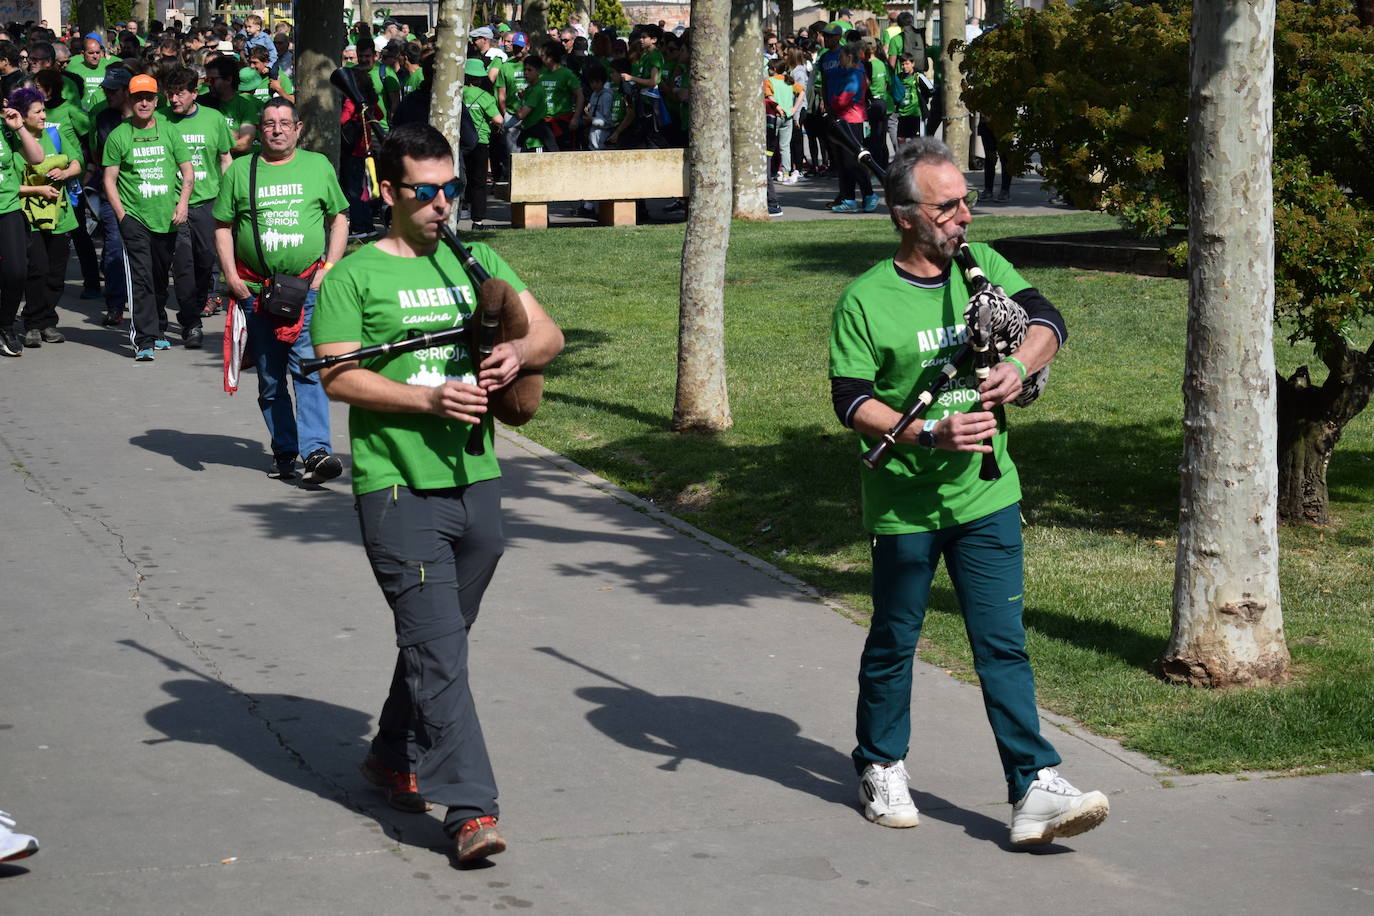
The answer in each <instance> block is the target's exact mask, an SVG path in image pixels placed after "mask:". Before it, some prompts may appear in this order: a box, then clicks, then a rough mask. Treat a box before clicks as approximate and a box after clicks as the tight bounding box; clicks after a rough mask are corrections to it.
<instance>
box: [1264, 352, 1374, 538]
mask: <svg viewBox="0 0 1374 916" xmlns="http://www.w3.org/2000/svg"><path fill="white" fill-rule="evenodd" d="M1320 355H1321V357H1322V361H1323V362H1324V363H1326V366H1327V369H1328V371H1329V373H1330V374H1329V375H1328V376H1327V379H1326V382H1325V383H1324V384H1323V385H1321V386H1320V387H1314V386H1313V385H1312V383H1311V379H1310V378H1309V377H1308V373H1307V367H1306V366H1302V367H1300V368H1299V369H1298V370H1297V371H1296V372H1294V373H1293V374H1292V375H1291V376H1289V377H1288V378H1287V379H1284V378H1278V400H1279V409H1278V426H1279V440H1278V450H1279V521H1281V522H1284V523H1286V524H1290V525H1297V524H1311V525H1328V524H1330V523H1331V504H1330V500H1329V498H1328V494H1327V489H1326V471H1327V468H1328V467H1329V466H1330V464H1331V455H1332V453H1333V452H1334V451H1335V449H1336V443H1338V442H1340V441H1341V435H1342V434H1343V433H1344V432H1345V427H1346V424H1348V423H1349V422H1350V421H1351V420H1353V419H1354V418H1355V417H1356V416H1358V415H1359V414H1360V412H1361V411H1363V410H1364V409H1365V408H1366V407H1368V406H1369V401H1370V397H1371V395H1374V345H1371V346H1370V348H1369V350H1368V351H1366V352H1364V353H1361V352H1360V351H1358V350H1356V349H1355V348H1353V347H1351V346H1349V345H1348V344H1346V343H1345V342H1344V341H1337V342H1336V343H1335V344H1332V345H1331V346H1329V347H1325V348H1323V350H1322V352H1321V354H1320Z"/></svg>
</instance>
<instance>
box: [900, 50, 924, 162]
mask: <svg viewBox="0 0 1374 916" xmlns="http://www.w3.org/2000/svg"><path fill="white" fill-rule="evenodd" d="M901 66H902V76H901V80H902V86H903V88H904V89H905V90H906V96H905V98H903V99H902V102H901V104H899V105H898V106H897V143H898V145H901V144H903V143H905V142H906V141H908V140H912V139H915V138H916V137H919V136H921V74H920V73H918V72H917V70H916V55H914V54H907V53H905V52H904V53H903V54H902V59H901Z"/></svg>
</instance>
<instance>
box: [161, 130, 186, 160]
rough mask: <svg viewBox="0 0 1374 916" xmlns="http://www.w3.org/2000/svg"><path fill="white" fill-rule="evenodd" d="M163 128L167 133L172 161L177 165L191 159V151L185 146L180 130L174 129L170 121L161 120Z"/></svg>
mask: <svg viewBox="0 0 1374 916" xmlns="http://www.w3.org/2000/svg"><path fill="white" fill-rule="evenodd" d="M163 128H164V129H165V131H166V135H167V145H168V147H169V148H170V149H171V151H172V161H173V162H175V163H176V164H177V165H181V164H182V163H183V162H190V161H191V151H190V150H188V149H187V148H186V141H185V140H183V139H182V138H181V131H179V130H176V129H175V128H174V127H172V125H171V124H170V123H167V122H165V121H164V122H163Z"/></svg>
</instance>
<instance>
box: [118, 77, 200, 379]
mask: <svg viewBox="0 0 1374 916" xmlns="http://www.w3.org/2000/svg"><path fill="white" fill-rule="evenodd" d="M157 96H158V88H157V80H155V79H153V78H152V77H151V76H148V75H146V74H139V75H138V76H135V77H134V78H133V79H132V80H130V81H129V99H130V101H131V103H132V106H133V113H132V114H131V115H130V116H129V119H128V120H127V121H125V122H123V123H122V124H120V125H119V126H118V127H116V128H115V129H114V130H112V131H110V135H109V136H108V137H107V138H106V139H105V152H104V155H103V158H102V159H101V165H102V166H103V167H104V169H105V175H104V189H105V197H106V199H107V200H108V201H109V203H110V207H111V208H112V209H113V210H114V216H115V220H116V221H117V223H118V225H119V235H120V238H121V239H123V241H124V256H125V258H126V259H127V261H128V265H129V279H130V282H131V286H132V290H133V297H132V300H133V301H131V302H130V303H129V305H130V307H131V310H132V315H133V328H132V330H131V331H130V335H129V336H130V338H131V339H132V341H133V345H134V359H136V360H138V361H140V362H151V361H152V359H153V351H154V350H167V349H170V348H171V346H172V345H171V344H170V343H168V341H167V337H166V332H167V279H168V276H169V274H170V272H171V268H172V252H173V250H174V249H175V247H176V239H177V232H178V231H180V228H181V224H182V223H184V222H186V212H187V208H188V207H189V202H190V199H191V192H192V190H193V189H194V187H195V171H194V168H193V167H192V165H191V154H190V153H189V152H187V150H186V146H185V144H183V143H182V141H181V134H180V133H178V132H177V131H176V130H174V129H173V128H172V126H171V125H170V124H168V123H167V121H166V120H165V119H163V118H160V117H158V116H157V114H156V113H155V112H156V108H157ZM178 177H179V178H180V182H179V183H178V180H177V179H178Z"/></svg>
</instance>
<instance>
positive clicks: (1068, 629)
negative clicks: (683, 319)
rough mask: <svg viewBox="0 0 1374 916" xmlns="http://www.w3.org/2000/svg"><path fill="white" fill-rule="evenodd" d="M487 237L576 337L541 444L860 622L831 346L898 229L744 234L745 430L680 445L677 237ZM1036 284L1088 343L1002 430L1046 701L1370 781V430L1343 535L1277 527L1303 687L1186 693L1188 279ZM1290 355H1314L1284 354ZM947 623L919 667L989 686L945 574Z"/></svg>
mask: <svg viewBox="0 0 1374 916" xmlns="http://www.w3.org/2000/svg"><path fill="white" fill-rule="evenodd" d="M1114 225H1115V223H1114V221H1112V220H1110V219H1109V218H1106V217H1103V216H1100V215H1095V214H1070V215H1064V216H1048V217H1021V218H1017V217H996V216H980V217H978V219H977V220H976V221H975V223H974V225H973V233H972V237H973V238H974V239H976V240H980V241H988V240H991V239H994V238H998V237H1001V236H1006V235H1024V234H1033V233H1044V232H1072V231H1083V230H1090V229H1097V228H1110V227H1113V226H1114ZM484 239H485V240H488V241H490V242H491V243H492V244H494V245H495V246H496V247H497V249H498V251H500V252H501V254H502V255H504V256H505V257H506V259H507V260H508V261H509V262H510V263H511V264H512V266H513V267H514V268H515V269H516V271H517V272H518V273H519V274H520V276H521V277H522V278H523V279H524V280H525V281H526V282H527V283H528V284H529V286H530V287H531V289H532V290H533V291H534V292H535V294H536V296H538V298H539V299H540V301H541V302H542V303H543V304H544V305H545V307H546V308H548V309H549V311H550V312H551V313H552V314H553V315H554V316H555V318H556V319H557V320H558V321H559V322H560V324H561V325H562V327H563V328H564V331H565V333H566V335H567V348H566V350H565V352H564V354H563V355H562V356H561V357H560V358H559V360H558V362H557V363H556V364H555V366H554V367H553V369H552V370H551V371H550V373H549V376H548V391H547V394H546V398H545V405H544V408H543V410H542V411H541V412H540V414H539V416H538V417H537V418H536V420H535V421H534V422H532V423H531V424H530V425H529V426H527V427H525V428H524V430H523V431H524V432H525V433H526V434H527V435H529V436H530V437H531V438H533V439H536V440H537V441H539V442H541V443H543V444H544V445H546V446H548V447H549V448H552V449H554V450H555V451H557V452H560V453H562V454H564V455H567V456H568V457H569V458H571V459H573V460H574V461H576V462H578V463H579V464H582V465H584V466H586V467H588V468H590V469H592V470H594V471H595V472H596V473H598V474H600V475H602V476H604V477H606V478H608V479H610V480H612V481H614V482H615V483H617V484H619V485H620V486H622V487H624V488H625V489H627V490H629V491H631V492H633V493H635V494H637V495H639V496H641V497H644V498H646V499H650V500H652V501H653V502H654V503H656V504H657V505H659V506H662V507H663V508H665V509H667V510H668V511H671V512H672V513H674V514H675V515H677V516H679V517H681V518H683V519H685V520H687V521H689V522H691V523H692V524H694V525H696V526H698V527H700V528H702V529H704V530H706V531H709V532H710V533H712V534H714V535H716V536H717V537H720V538H722V539H723V540H725V541H727V542H730V543H732V544H735V545H737V546H739V547H741V548H743V549H745V550H747V551H749V552H750V553H753V554H755V555H756V556H759V557H762V558H764V559H766V560H769V561H770V562H772V563H774V564H776V565H777V566H779V567H781V568H782V569H784V570H786V571H788V572H790V573H792V574H794V575H796V576H798V577H800V578H802V579H804V580H806V581H807V582H810V583H812V584H813V585H815V586H817V587H818V588H819V589H821V590H822V591H823V592H824V593H826V594H827V595H829V596H831V597H833V598H834V599H835V600H836V601H838V602H839V603H841V604H843V605H845V606H847V607H849V608H851V609H852V610H853V612H854V615H855V617H856V618H858V619H863V618H864V617H866V616H867V614H868V613H869V607H870V604H869V598H868V594H867V589H868V557H867V542H866V538H865V535H864V533H863V531H862V529H861V527H860V524H859V511H858V468H859V462H858V449H857V440H856V439H855V438H854V437H853V435H852V434H851V433H849V432H847V431H845V430H843V429H841V427H840V426H839V425H838V423H837V422H836V420H835V417H834V415H833V413H832V411H831V407H830V394H829V382H828V379H827V374H826V356H827V338H828V334H829V320H830V311H831V308H832V306H833V304H834V302H835V300H836V298H837V296H838V294H839V292H840V291H841V289H842V288H843V287H844V285H845V284H846V283H847V282H848V281H849V280H850V279H852V278H853V277H854V276H856V275H857V274H859V273H860V272H861V271H862V270H864V269H865V268H867V267H869V266H871V265H872V264H873V263H874V262H876V261H878V260H880V259H881V258H884V257H889V256H890V255H891V253H892V251H893V250H894V248H895V240H896V237H895V234H894V233H893V230H892V228H891V226H890V224H889V223H887V222H886V221H873V220H855V221H853V222H840V221H834V220H827V221H818V222H797V223H779V224H745V223H736V224H735V226H734V228H733V230H732V235H731V243H730V262H729V269H728V272H727V279H726V285H727V289H726V337H727V363H728V366H729V391H730V404H731V409H732V412H733V416H734V424H735V425H734V428H732V429H731V430H729V431H727V432H725V433H722V434H719V435H714V436H708V435H685V436H684V435H678V434H674V433H671V432H669V431H668V422H669V418H670V417H671V414H672V405H673V390H674V385H675V378H676V376H675V373H676V347H677V308H678V306H677V299H678V270H679V265H680V254H681V246H682V227H681V226H673V227H639V228H632V229H602V228H590V229H557V230H552V231H548V232H500V233H487V234H486V235H485V236H484ZM1024 274H1025V276H1026V277H1027V279H1028V280H1030V282H1031V283H1033V284H1034V285H1035V286H1037V287H1039V288H1040V289H1041V290H1042V291H1043V292H1044V293H1045V294H1046V295H1047V296H1049V297H1050V299H1051V300H1053V301H1054V302H1055V303H1056V304H1057V305H1058V306H1059V307H1060V309H1061V310H1062V311H1063V312H1064V314H1065V317H1066V319H1067V321H1068V323H1069V328H1070V341H1069V343H1068V345H1067V346H1066V347H1065V349H1064V352H1063V353H1062V354H1061V355H1060V357H1059V359H1058V360H1057V361H1056V363H1055V367H1054V371H1053V374H1052V377H1051V380H1050V387H1049V390H1048V392H1047V393H1046V395H1045V396H1044V397H1043V398H1042V399H1041V400H1040V401H1039V402H1038V403H1037V404H1036V405H1035V406H1034V407H1032V408H1031V409H1029V410H1026V411H1020V410H1013V411H1011V415H1010V423H1011V427H1012V434H1011V435H1012V439H1011V450H1012V454H1013V456H1014V458H1015V460H1016V462H1017V465H1018V467H1019V469H1020V472H1021V479H1022V483H1023V489H1024V491H1025V499H1024V502H1023V511H1024V514H1025V518H1026V523H1027V525H1026V546H1027V551H1026V555H1027V575H1028V582H1027V604H1026V615H1025V619H1026V625H1027V629H1028V632H1029V636H1028V639H1029V647H1030V652H1031V657H1032V660H1033V662H1034V665H1035V671H1036V675H1037V678H1038V680H1039V686H1040V699H1041V702H1042V703H1043V704H1044V705H1046V706H1047V707H1049V708H1051V709H1053V710H1055V711H1057V712H1060V713H1064V714H1066V715H1070V716H1073V717H1075V718H1076V719H1078V720H1080V721H1082V722H1083V723H1084V724H1085V725H1087V726H1088V727H1089V728H1091V729H1093V730H1094V731H1096V732H1099V733H1101V734H1105V735H1110V736H1112V737H1115V738H1119V739H1121V740H1122V741H1123V742H1124V743H1125V744H1126V745H1128V746H1129V747H1132V748H1135V749H1137V750H1140V751H1143V752H1145V753H1148V754H1151V755H1153V756H1155V757H1158V758H1160V759H1162V760H1164V761H1166V762H1167V763H1169V764H1172V765H1174V766H1176V767H1179V768H1181V769H1183V770H1186V771H1235V770H1249V769H1273V770H1299V771H1304V770H1313V769H1320V768H1330V769H1353V768H1367V767H1371V766H1374V712H1371V711H1374V660H1371V658H1372V656H1374V575H1371V574H1370V572H1369V570H1370V569H1371V568H1372V567H1374V548H1372V547H1371V543H1374V539H1372V536H1374V508H1371V505H1374V423H1371V420H1370V418H1369V417H1368V416H1365V417H1361V418H1359V419H1358V420H1357V421H1356V422H1355V423H1354V424H1352V425H1351V426H1350V427H1349V428H1348V429H1347V431H1346V435H1345V438H1344V439H1343V440H1342V442H1341V444H1340V447H1339V449H1338V450H1337V452H1336V458H1335V461H1334V462H1333V464H1332V467H1331V471H1330V486H1331V497H1332V504H1333V506H1332V508H1333V511H1334V513H1335V514H1336V515H1337V516H1339V517H1340V519H1341V522H1340V524H1338V525H1335V526H1333V527H1332V528H1330V529H1325V530H1313V529H1302V530H1297V529H1293V530H1285V531H1283V533H1282V548H1283V554H1282V584H1283V601H1284V617H1285V623H1286V629H1287V634H1288V643H1289V647H1290V649H1291V650H1292V653H1293V660H1294V673H1295V678H1294V681H1293V683H1292V684H1291V685H1289V686H1286V687H1283V688H1279V689H1256V690H1237V691H1230V692H1208V691H1203V690H1189V689H1185V688H1178V687H1173V686H1168V685H1166V684H1164V683H1162V682H1161V681H1159V680H1157V679H1156V678H1155V677H1154V675H1153V674H1152V664H1153V662H1154V660H1155V658H1157V657H1158V655H1159V654H1160V653H1161V652H1162V650H1163V648H1164V645H1165V642H1166V640H1167V638H1168V635H1169V606H1170V593H1171V589H1172V583H1173V568H1174V549H1175V543H1174V534H1175V526H1176V519H1177V503H1178V492H1177V491H1178V473H1177V467H1178V461H1179V457H1180V454H1181V449H1182V434H1181V425H1180V419H1181V415H1182V394H1181V383H1182V371H1183V358H1184V337H1185V319H1186V309H1187V284H1186V282H1185V281H1180V280H1162V279H1153V278H1141V277H1132V276H1124V275H1114V274H1100V273H1089V272H1085V271H1076V270H1062V269H1028V270H1026V271H1024ZM1278 361H1279V364H1280V367H1281V368H1284V367H1287V368H1290V369H1291V368H1292V367H1293V366H1296V365H1298V364H1299V363H1301V362H1308V361H1310V360H1309V357H1308V355H1307V354H1306V353H1305V352H1304V351H1302V350H1295V349H1293V348H1290V347H1288V346H1287V345H1286V344H1281V345H1280V349H1279V353H1278ZM1312 368H1313V371H1314V375H1316V374H1317V370H1318V369H1319V368H1320V367H1319V365H1313V367H1312ZM932 610H933V613H932V614H930V615H929V616H928V618H927V620H928V622H927V625H926V628H925V634H924V637H923V643H922V648H921V654H922V657H924V658H926V659H927V660H929V661H933V662H935V663H937V664H940V665H942V666H944V667H946V668H948V669H950V670H951V671H953V672H954V673H955V674H956V675H958V676H960V677H964V678H968V679H972V678H973V674H972V668H971V660H970V656H969V652H968V647H967V644H966V641H965V637H964V633H963V625H962V622H961V620H960V619H959V617H958V615H957V611H956V609H955V603H954V600H953V595H952V592H951V590H950V587H949V583H948V581H947V580H944V579H940V580H937V582H936V588H935V591H934V597H933V602H932ZM854 662H855V664H857V658H856V659H854Z"/></svg>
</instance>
